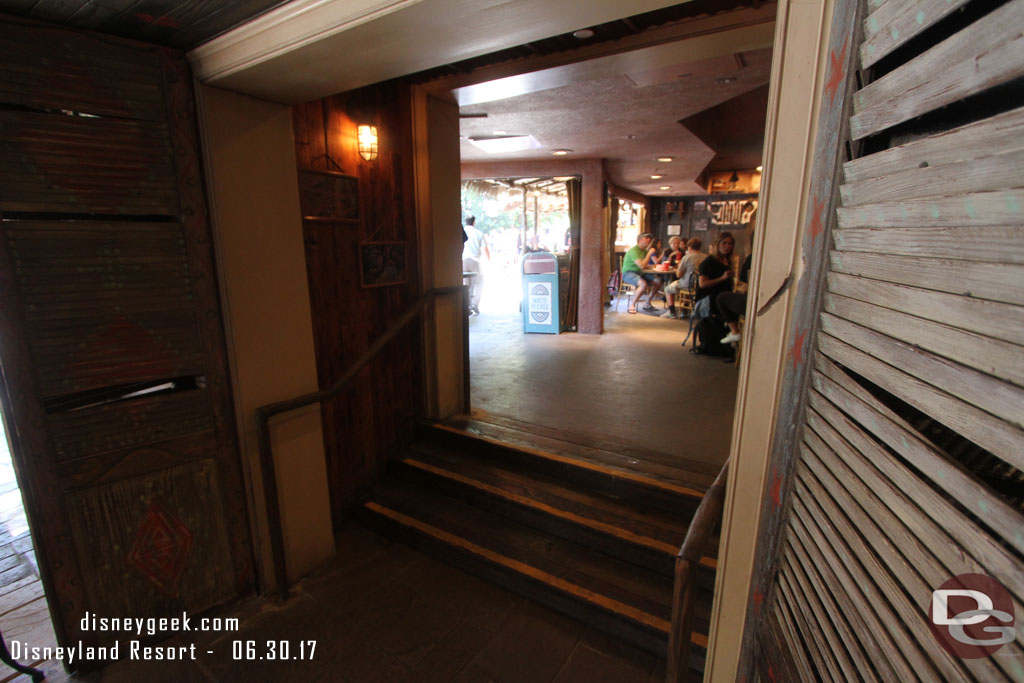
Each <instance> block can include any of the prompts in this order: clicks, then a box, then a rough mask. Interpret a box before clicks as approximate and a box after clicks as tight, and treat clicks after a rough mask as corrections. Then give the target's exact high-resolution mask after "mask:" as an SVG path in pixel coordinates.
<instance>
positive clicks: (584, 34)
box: [572, 28, 594, 40]
mask: <svg viewBox="0 0 1024 683" xmlns="http://www.w3.org/2000/svg"><path fill="white" fill-rule="evenodd" d="M572 37H573V38H579V39H580V40H586V39H587V38H593V37H594V32H593V31H592V30H591V29H589V28H581V29H580V30H579V31H573V32H572Z"/></svg>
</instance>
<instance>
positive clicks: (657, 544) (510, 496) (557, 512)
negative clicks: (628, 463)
mask: <svg viewBox="0 0 1024 683" xmlns="http://www.w3.org/2000/svg"><path fill="white" fill-rule="evenodd" d="M402 462H404V463H406V464H408V465H411V466H412V467H416V468H418V469H421V470H424V471H426V472H430V473H431V474H434V475H436V476H439V477H444V478H445V479H451V480H453V481H457V482H459V483H460V484H465V485H466V486H471V487H473V488H475V489H479V490H480V491H485V492H487V493H491V494H493V495H496V496H499V497H501V498H504V499H505V500H508V501H511V502H513V503H517V504H519V505H522V506H524V507H529V508H533V509H534V510H538V511H540V512H546V513H548V514H550V515H554V516H556V517H560V518H562V519H565V520H567V521H569V522H574V523H576V524H579V525H581V526H585V527H588V528H590V529H593V530H595V531H602V532H604V533H607V534H610V535H612V536H617V537H619V538H620V539H622V540H625V541H630V542H632V543H636V544H638V545H643V546H647V547H648V548H651V549H653V550H659V551H661V552H664V553H665V554H667V555H673V556H674V555H676V554H678V553H679V548H678V547H677V546H674V545H672V544H671V543H665V542H664V541H659V540H657V539H654V538H648V537H647V536H641V535H640V534H635V533H633V532H632V531H629V530H627V529H623V528H621V527H617V526H615V525H614V524H608V523H607V522H601V521H599V520H596V519H591V518H589V517H584V516H582V515H577V514H576V513H574V512H569V511H568V510H561V509H559V508H557V507H554V506H553V505H548V504H547V503H542V502H540V501H537V500H534V499H532V498H527V497H526V496H521V495H519V494H517V493H511V492H509V491H505V490H503V489H500V488H498V487H497V486H492V485H490V484H486V483H484V482H482V481H477V480H474V479H471V478H469V477H466V476H464V475H461V474H458V473H457V472H451V471H449V470H445V469H442V468H440V467H435V466H433V465H430V464H428V463H425V462H420V461H419V460H416V459H415V458H406V459H405V460H403V461H402ZM705 559H708V560H710V559H711V558H703V557H702V558H701V563H703V562H704V560H705Z"/></svg>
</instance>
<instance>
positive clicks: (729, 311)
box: [715, 255, 750, 344]
mask: <svg viewBox="0 0 1024 683" xmlns="http://www.w3.org/2000/svg"><path fill="white" fill-rule="evenodd" d="M749 277H750V255H747V258H745V259H743V265H742V266H740V280H739V282H738V283H736V291H734V292H721V293H720V294H719V295H718V296H717V297H715V306H717V307H718V313H719V315H721V316H722V319H723V320H725V324H726V325H728V326H729V334H727V335H726V336H725V337H724V338H723V339H722V343H723V344H732V343H733V342H738V341H739V340H740V325H739V321H740V316H741V315H743V314H744V312H746V310H747V279H748V278H749Z"/></svg>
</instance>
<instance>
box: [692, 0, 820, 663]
mask: <svg viewBox="0 0 1024 683" xmlns="http://www.w3.org/2000/svg"><path fill="white" fill-rule="evenodd" d="M833 6H834V0H781V2H780V3H779V10H778V15H777V18H776V34H775V47H774V61H773V64H772V75H771V87H770V90H769V100H768V120H767V125H766V129H765V153H764V161H765V175H764V178H763V181H762V194H761V204H760V208H759V211H758V214H759V215H758V221H757V226H756V237H755V246H754V255H755V258H754V262H753V264H752V270H751V291H752V292H756V299H755V301H754V302H752V304H751V309H752V310H760V306H762V305H763V304H765V303H766V302H767V300H768V299H769V298H771V297H772V296H773V295H774V294H775V292H777V291H779V289H780V287H781V285H782V283H783V282H785V280H786V278H787V277H788V278H789V282H790V287H789V289H788V290H787V291H785V292H784V293H783V294H782V296H780V297H779V299H778V300H777V301H775V303H774V304H773V305H771V306H770V307H768V308H767V309H766V310H764V311H762V314H761V315H759V316H751V317H749V318H748V319H747V322H746V324H745V328H744V333H743V361H742V364H741V368H740V378H739V387H738V390H737V398H736V411H735V416H734V421H733V440H732V447H731V449H730V466H729V480H728V483H727V485H726V499H725V507H724V511H723V519H722V536H721V539H722V540H721V544H720V546H719V552H718V566H719V570H718V574H717V577H716V580H715V604H714V607H713V608H712V613H711V632H710V634H709V636H710V638H709V640H710V642H709V645H708V655H707V664H706V667H705V672H704V680H705V681H735V680H736V676H737V673H738V667H739V660H740V654H741V652H740V648H741V644H742V642H743V631H744V627H745V622H746V615H747V604H748V600H749V596H750V587H751V583H752V581H753V579H754V577H753V567H754V558H755V554H756V550H757V541H758V539H757V530H758V527H759V524H760V516H761V509H762V504H763V500H764V497H765V495H767V489H768V485H769V478H770V476H771V473H770V472H769V471H768V462H769V459H770V456H771V450H772V444H773V440H774V428H775V422H776V419H777V414H778V410H779V405H778V402H779V396H780V392H781V389H782V382H783V379H784V376H785V372H786V368H787V365H788V363H789V362H790V360H789V357H788V353H789V348H788V343H789V326H790V319H791V317H792V311H793V307H794V303H795V296H796V290H797V287H796V285H797V283H798V282H799V278H800V274H801V270H802V254H801V245H802V242H803V233H802V229H803V228H802V226H803V225H805V221H804V211H805V207H806V206H807V198H808V194H809V192H810V186H811V172H812V164H811V161H812V158H813V154H814V139H815V135H816V128H817V118H818V105H819V96H818V95H819V93H820V91H821V83H822V81H823V80H824V78H825V73H826V69H827V59H828V54H827V51H828V45H827V42H828V40H827V39H828V30H829V26H830V24H831V16H832V10H833ZM769 233H770V234H769ZM763 607H764V609H769V608H770V606H769V605H768V604H767V602H765V603H764V605H763Z"/></svg>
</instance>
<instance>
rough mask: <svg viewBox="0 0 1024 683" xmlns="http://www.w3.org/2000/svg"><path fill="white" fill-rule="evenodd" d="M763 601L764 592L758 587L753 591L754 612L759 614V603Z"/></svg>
mask: <svg viewBox="0 0 1024 683" xmlns="http://www.w3.org/2000/svg"><path fill="white" fill-rule="evenodd" d="M763 602H764V593H762V592H761V590H760V589H758V590H756V591H754V614H760V612H761V603H763Z"/></svg>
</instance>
